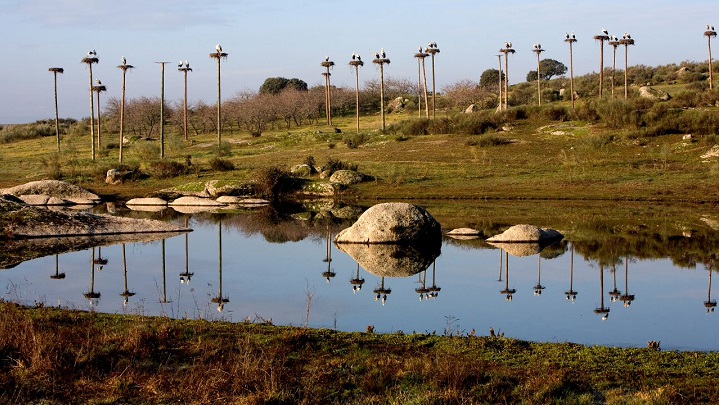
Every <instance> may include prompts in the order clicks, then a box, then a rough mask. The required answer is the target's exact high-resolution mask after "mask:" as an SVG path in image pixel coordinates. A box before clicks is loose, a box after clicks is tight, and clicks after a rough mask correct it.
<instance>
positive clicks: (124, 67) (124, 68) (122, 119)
mask: <svg viewBox="0 0 720 405" xmlns="http://www.w3.org/2000/svg"><path fill="white" fill-rule="evenodd" d="M117 68H118V69H120V70H122V90H121V93H120V94H121V96H120V146H119V150H120V152H119V156H118V160H119V161H120V163H122V161H123V140H124V139H125V74H126V73H127V71H128V69H133V68H134V66H133V65H128V64H127V61H126V60H125V57H124V56H123V57H122V64H121V65H118V67H117Z"/></svg>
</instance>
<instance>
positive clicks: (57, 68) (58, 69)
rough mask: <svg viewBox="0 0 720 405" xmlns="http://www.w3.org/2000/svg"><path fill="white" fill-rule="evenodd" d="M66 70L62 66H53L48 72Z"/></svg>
mask: <svg viewBox="0 0 720 405" xmlns="http://www.w3.org/2000/svg"><path fill="white" fill-rule="evenodd" d="M64 71H65V70H64V69H63V68H61V67H51V68H50V69H48V72H55V73H63V72H64Z"/></svg>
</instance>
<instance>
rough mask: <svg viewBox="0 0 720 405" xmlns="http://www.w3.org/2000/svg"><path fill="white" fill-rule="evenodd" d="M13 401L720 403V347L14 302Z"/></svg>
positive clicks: (8, 344)
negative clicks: (344, 328) (105, 311)
mask: <svg viewBox="0 0 720 405" xmlns="http://www.w3.org/2000/svg"><path fill="white" fill-rule="evenodd" d="M0 351H1V352H2V360H0V370H2V373H0V402H2V403H36V404H40V403H42V404H50V403H53V404H54V403H58V404H60V403H95V404H104V403H107V404H110V403H112V404H127V403H198V404H199V403H208V404H209V403H237V404H297V403H308V404H315V403H328V404H333V403H336V404H340V403H342V404H380V403H382V404H461V403H532V404H540V403H573V404H596V403H618V404H620V403H622V404H644V403H652V404H711V403H717V398H718V378H717V364H718V354H717V352H714V353H694V352H681V353H678V352H665V351H656V350H652V349H615V348H606V347H584V346H580V345H574V344H543V343H530V342H525V341H518V340H514V339H506V338H504V337H492V336H488V334H487V333H484V332H478V333H476V332H475V331H474V330H473V331H471V332H470V333H469V334H467V335H463V336H459V335H457V334H453V332H452V331H446V333H444V336H435V335H426V334H411V335H403V334H392V335H375V334H372V333H341V332H335V331H331V330H311V329H303V328H291V327H277V326H270V325H267V324H250V323H241V324H228V323H219V322H207V321H193V320H181V321H172V320H169V319H167V318H146V317H135V316H117V315H115V316H112V315H101V314H96V313H84V312H76V311H59V310H55V309H47V308H36V309H22V308H19V307H16V306H15V305H13V304H7V303H0Z"/></svg>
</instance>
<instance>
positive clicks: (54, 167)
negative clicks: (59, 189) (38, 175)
mask: <svg viewBox="0 0 720 405" xmlns="http://www.w3.org/2000/svg"><path fill="white" fill-rule="evenodd" d="M41 162H42V164H43V167H44V168H45V174H46V175H47V176H48V178H50V179H52V180H60V179H62V171H61V170H60V169H61V167H62V165H61V164H60V155H59V154H57V153H51V154H50V155H49V156H48V157H47V158H42V159H41Z"/></svg>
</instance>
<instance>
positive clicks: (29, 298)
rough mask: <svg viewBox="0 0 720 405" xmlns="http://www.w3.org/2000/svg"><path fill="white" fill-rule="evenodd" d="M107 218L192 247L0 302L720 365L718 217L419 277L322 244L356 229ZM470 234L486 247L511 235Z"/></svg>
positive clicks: (47, 273) (119, 255) (142, 251)
mask: <svg viewBox="0 0 720 405" xmlns="http://www.w3.org/2000/svg"><path fill="white" fill-rule="evenodd" d="M428 210H429V211H430V213H431V214H432V213H433V211H432V209H431V208H429V209H428ZM438 211H441V210H440V209H438ZM333 212H334V213H337V211H333ZM349 212H355V216H356V215H357V212H361V210H357V209H355V210H353V209H350V210H349ZM506 212H510V211H506ZM116 213H117V214H118V215H128V216H135V217H137V216H142V217H153V218H160V219H163V220H166V221H171V222H174V223H177V224H185V223H186V224H187V225H188V226H189V227H190V228H192V229H193V232H190V233H186V234H180V235H174V236H172V237H168V238H165V239H161V238H160V236H157V238H158V239H156V240H153V241H142V242H132V241H127V242H125V243H115V244H107V243H104V244H102V245H101V246H97V247H92V248H91V247H89V246H90V245H87V246H88V247H84V246H79V249H80V250H73V249H71V250H73V251H67V252H63V253H57V254H53V252H38V253H37V254H36V256H39V257H37V258H35V259H31V260H27V261H21V262H19V263H7V262H6V266H5V267H6V268H5V269H4V270H2V271H0V285H1V286H2V287H3V288H4V290H3V295H2V297H3V298H4V299H5V300H10V301H15V302H19V303H22V304H26V305H40V304H42V305H46V306H57V307H62V308H70V309H80V310H90V311H99V312H106V313H118V314H137V315H152V316H155V315H163V316H170V317H173V318H190V319H209V320H225V321H232V322H271V323H273V324H276V325H296V326H305V325H307V326H309V327H313V328H331V329H337V330H342V331H366V330H367V329H368V328H373V330H374V331H375V332H376V333H400V332H401V331H402V333H406V334H408V333H430V334H438V335H449V334H452V335H468V334H476V335H488V334H489V333H491V332H490V331H491V329H492V331H493V332H492V333H495V334H504V335H505V336H506V337H512V338H517V339H523V340H531V341H541V342H575V343H580V344H585V345H604V346H618V347H645V346H646V345H647V343H648V342H649V341H651V340H655V341H660V342H661V347H662V349H663V350H700V351H717V350H718V316H717V312H716V311H715V307H716V303H717V296H718V288H717V285H718V272H717V269H718V267H717V247H718V238H717V228H716V224H717V217H714V218H711V220H710V221H707V220H705V221H704V222H703V220H697V221H692V224H691V225H688V223H687V221H684V222H683V224H681V225H678V226H675V225H672V226H671V225H669V223H674V221H663V224H662V225H658V224H657V223H655V222H653V221H655V220H656V218H655V219H648V220H646V221H644V222H643V224H644V225H642V226H640V225H636V224H630V223H628V222H629V220H626V219H627V218H622V219H620V220H604V221H603V222H602V223H601V224H598V223H597V218H595V219H590V220H589V221H591V222H592V221H594V222H592V223H588V224H586V225H583V224H581V223H579V221H577V219H576V218H573V219H571V220H570V222H565V221H568V220H567V219H566V220H564V221H560V223H559V224H558V225H559V226H561V227H563V228H564V229H559V228H556V229H558V230H560V231H561V232H563V233H564V234H565V237H566V238H565V240H563V241H562V242H559V243H556V244H554V245H551V246H548V247H545V248H544V249H542V250H541V251H540V252H539V253H535V252H526V253H518V252H514V251H512V249H510V248H508V249H507V251H505V250H503V249H499V248H497V247H494V246H492V245H490V244H487V243H485V242H484V238H480V239H475V240H455V239H450V238H445V239H444V240H443V244H442V247H441V252H440V254H439V256H437V257H435V258H434V260H432V259H433V257H434V256H433V257H431V258H430V260H429V261H427V266H425V264H423V266H422V267H423V268H422V269H421V271H420V272H419V273H416V272H415V271H416V270H413V271H410V272H409V273H408V274H397V272H395V273H392V274H390V273H388V274H383V273H382V271H378V269H365V268H363V266H361V265H360V264H359V263H358V262H356V261H355V260H354V259H353V257H351V256H350V255H348V254H346V253H344V252H343V251H342V250H340V249H339V248H338V247H337V246H335V245H334V244H333V243H332V242H331V241H330V240H331V238H332V237H333V236H334V235H335V234H336V233H337V232H339V231H340V230H341V229H343V228H344V227H346V226H349V225H350V224H351V223H352V222H353V220H354V218H352V216H350V218H347V219H341V218H340V217H342V215H341V216H339V217H338V216H334V215H332V214H330V213H329V212H325V213H324V214H323V213H320V214H318V213H314V212H309V211H302V210H296V212H294V213H292V212H291V213H280V212H278V211H276V210H274V209H272V208H267V207H266V208H261V209H256V210H238V211H234V212H219V213H218V212H216V213H198V214H182V213H177V212H174V211H172V209H166V210H164V211H163V212H160V213H138V212H129V211H122V210H118V211H116ZM440 215H441V216H448V215H449V214H447V213H446V212H445V211H442V213H441V214H440ZM514 215H515V214H512V213H511V214H508V216H509V217H513V216H514ZM449 217H451V218H452V219H449V220H447V222H448V223H455V222H458V221H460V222H462V220H463V218H464V216H463V214H462V212H461V214H460V215H456V216H452V215H450V216H449ZM458 218H460V219H458ZM698 218H699V217H698ZM513 219H514V218H513ZM700 219H702V218H700ZM466 220H467V221H468V222H469V223H470V224H471V225H475V226H477V227H480V226H479V225H482V226H481V227H482V228H483V230H484V232H490V233H492V232H495V230H497V233H499V232H500V230H502V229H503V228H506V227H507V225H508V224H505V223H504V222H503V221H501V220H497V219H491V220H489V219H487V218H466ZM713 220H714V223H715V225H714V226H712V225H707V222H710V223H712V222H713ZM440 222H441V224H443V228H444V229H446V228H447V227H446V225H445V224H444V223H443V221H442V220H440ZM571 222H572V225H571ZM458 223H459V222H458ZM585 226H587V229H594V230H595V232H592V233H590V234H589V233H588V232H587V231H586V228H585ZM446 230H447V229H446ZM488 236H489V235H488ZM366 253H367V254H373V252H369V253H368V252H366ZM398 255H401V256H402V253H394V254H393V255H389V256H388V257H396V256H398ZM391 266H392V263H388V267H391ZM369 270H372V272H370V271H369Z"/></svg>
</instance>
